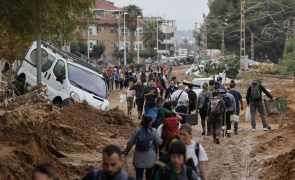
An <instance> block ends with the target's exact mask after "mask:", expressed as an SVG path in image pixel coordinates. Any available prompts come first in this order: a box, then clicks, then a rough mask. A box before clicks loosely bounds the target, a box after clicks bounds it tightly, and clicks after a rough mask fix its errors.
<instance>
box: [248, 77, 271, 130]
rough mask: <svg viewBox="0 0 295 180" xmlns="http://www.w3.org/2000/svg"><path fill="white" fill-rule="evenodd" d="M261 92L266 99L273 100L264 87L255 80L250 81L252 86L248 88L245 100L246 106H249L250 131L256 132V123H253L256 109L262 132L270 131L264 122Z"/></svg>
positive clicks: (264, 114)
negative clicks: (259, 117)
mask: <svg viewBox="0 0 295 180" xmlns="http://www.w3.org/2000/svg"><path fill="white" fill-rule="evenodd" d="M262 92H263V93H264V94H266V95H267V97H269V98H270V99H273V97H272V95H271V94H270V93H269V92H268V91H267V90H266V89H265V87H264V86H263V85H261V84H259V83H258V81H256V80H253V81H252V84H251V85H250V86H249V88H248V90H247V96H246V100H247V105H248V106H250V113H251V125H252V131H255V130H256V121H255V116H256V109H257V110H258V112H259V114H260V116H261V120H262V125H263V130H264V131H268V130H271V128H270V126H269V125H268V124H267V120H266V113H265V110H264V105H263V102H262V95H261V94H262Z"/></svg>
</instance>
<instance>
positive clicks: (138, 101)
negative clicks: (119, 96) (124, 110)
mask: <svg viewBox="0 0 295 180" xmlns="http://www.w3.org/2000/svg"><path fill="white" fill-rule="evenodd" d="M135 103H136V105H137V112H138V116H141V115H142V110H143V104H144V99H143V98H136V99H135Z"/></svg>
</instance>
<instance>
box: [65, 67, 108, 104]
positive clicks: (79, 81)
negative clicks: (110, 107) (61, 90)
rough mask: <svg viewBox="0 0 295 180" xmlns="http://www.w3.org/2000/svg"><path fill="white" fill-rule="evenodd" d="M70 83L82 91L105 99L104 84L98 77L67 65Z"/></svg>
mask: <svg viewBox="0 0 295 180" xmlns="http://www.w3.org/2000/svg"><path fill="white" fill-rule="evenodd" d="M68 69H69V80H70V83H71V84H72V85H74V86H76V87H78V88H80V89H82V90H84V91H87V92H89V93H92V94H94V95H96V96H99V97H101V98H104V99H107V91H106V83H105V81H104V80H103V78H101V77H100V76H98V75H96V74H94V73H92V72H89V71H87V70H84V69H82V68H79V67H78V66H74V65H72V64H68Z"/></svg>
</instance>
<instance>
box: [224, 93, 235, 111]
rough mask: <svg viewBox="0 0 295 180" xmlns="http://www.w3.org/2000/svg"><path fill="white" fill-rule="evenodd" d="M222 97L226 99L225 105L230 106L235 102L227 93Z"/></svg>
mask: <svg viewBox="0 0 295 180" xmlns="http://www.w3.org/2000/svg"><path fill="white" fill-rule="evenodd" d="M222 99H223V101H224V105H225V107H227V108H230V107H231V106H232V104H233V103H232V101H231V99H230V97H228V96H226V95H225V96H223V97H222Z"/></svg>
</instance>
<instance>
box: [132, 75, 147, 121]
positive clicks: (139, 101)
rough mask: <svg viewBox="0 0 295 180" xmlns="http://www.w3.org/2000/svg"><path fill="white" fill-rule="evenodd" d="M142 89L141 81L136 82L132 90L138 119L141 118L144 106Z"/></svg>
mask: <svg viewBox="0 0 295 180" xmlns="http://www.w3.org/2000/svg"><path fill="white" fill-rule="evenodd" d="M144 88H145V86H144V85H143V84H142V82H141V80H137V82H136V84H135V86H134V89H135V103H136V105H137V115H138V119H140V118H141V115H142V111H143V104H144Z"/></svg>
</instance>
